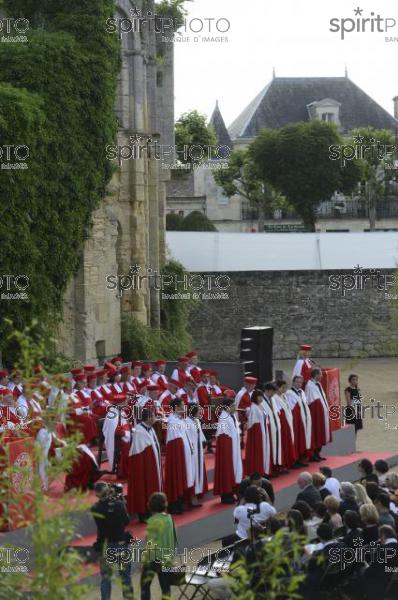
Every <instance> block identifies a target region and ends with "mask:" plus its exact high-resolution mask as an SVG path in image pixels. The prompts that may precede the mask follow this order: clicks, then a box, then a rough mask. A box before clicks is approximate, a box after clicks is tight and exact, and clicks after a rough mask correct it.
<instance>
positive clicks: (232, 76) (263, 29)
mask: <svg viewBox="0 0 398 600" xmlns="http://www.w3.org/2000/svg"><path fill="white" fill-rule="evenodd" d="M186 8H187V9H188V16H187V31H186V32H185V31H184V30H180V31H181V36H180V40H181V41H176V42H175V114H176V118H178V117H179V116H180V114H181V113H183V112H186V111H190V110H193V109H196V110H198V111H199V112H201V113H204V114H206V115H207V116H208V117H210V115H211V113H212V112H213V108H214V106H215V102H216V100H218V102H219V106H220V109H221V112H222V114H223V116H224V120H225V122H226V124H227V126H229V125H230V124H231V123H232V121H233V120H234V119H235V118H236V117H237V116H238V115H239V114H240V113H241V112H242V110H243V109H244V108H245V107H246V106H247V104H248V103H249V102H250V101H251V100H252V99H253V98H254V97H255V96H256V95H257V94H258V93H259V92H260V91H261V90H262V89H263V88H264V87H265V85H266V84H267V83H268V82H269V81H270V80H271V79H272V73H273V69H274V68H275V73H276V76H277V77H278V76H279V77H328V76H329V77H342V76H344V72H345V66H347V70H348V76H349V78H350V79H351V80H352V81H354V83H356V84H357V85H358V86H359V87H360V88H362V90H363V91H364V92H366V93H367V94H368V95H369V96H371V97H372V98H373V99H374V100H375V101H376V102H378V103H379V104H380V105H381V106H382V107H383V108H385V109H386V110H388V111H389V112H390V113H393V102H392V98H393V97H394V96H397V95H398V77H397V74H398V2H397V0H377V1H376V0H354V2H351V0H330V1H329V2H325V0H246V2H238V0H194V1H193V2H186ZM357 9H359V10H357ZM372 12H373V13H374V14H373V16H372V15H371V13H372ZM355 13H358V14H355ZM366 18H367V19H371V20H369V21H368V22H363V21H362V19H366ZM332 19H335V21H333V22H332V24H331V23H330V21H331V20H332ZM358 19H360V21H359V23H358ZM209 20H211V21H209ZM358 26H359V28H360V29H362V28H363V27H364V28H365V31H356V29H357V28H358ZM342 27H343V28H344V29H345V30H347V31H346V32H345V33H343V34H342V32H341V29H342ZM353 27H354V28H355V30H354V31H352V32H349V31H348V30H349V29H351V28H353ZM372 27H373V29H374V31H373V32H372V31H371V28H372ZM201 28H203V31H202V32H199V30H200V29H201ZM331 28H334V29H336V31H335V32H331V31H330V29H331ZM209 29H210V32H209ZM193 30H196V33H195V32H194V31H193ZM378 30H379V31H378ZM342 35H344V39H341V37H342ZM195 36H196V38H197V39H196V40H195ZM217 36H218V38H219V41H215V40H216V39H217ZM203 37H205V38H206V37H207V38H210V40H214V41H210V40H209V39H208V40H207V41H206V40H205V39H203ZM220 38H221V39H220ZM386 38H388V39H389V40H391V41H386Z"/></svg>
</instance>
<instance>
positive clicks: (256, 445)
mask: <svg viewBox="0 0 398 600" xmlns="http://www.w3.org/2000/svg"><path fill="white" fill-rule="evenodd" d="M263 403H264V395H263V393H262V391H261V390H254V391H253V393H252V396H251V406H250V410H249V418H248V423H247V439H246V455H245V463H244V466H245V474H246V475H247V476H250V475H251V474H252V473H260V475H261V476H264V475H267V476H269V475H270V474H271V470H272V460H271V439H270V424H269V415H268V414H267V413H266V412H265V410H264V404H263Z"/></svg>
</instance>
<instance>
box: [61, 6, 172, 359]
mask: <svg viewBox="0 0 398 600" xmlns="http://www.w3.org/2000/svg"><path fill="white" fill-rule="evenodd" d="M134 9H136V11H140V14H141V15H142V16H143V17H145V16H146V15H147V14H148V12H150V13H151V14H152V15H153V14H154V3H153V0H138V1H137V0H135V1H134V2H132V1H130V0H117V14H116V15H115V16H116V17H117V18H125V19H133V18H134V17H133V16H132V15H134V14H135V15H136V14H137V12H135V11H134ZM140 29H141V31H131V32H130V33H126V34H123V36H122V40H121V44H122V67H121V72H120V76H119V83H118V92H117V101H116V113H117V117H118V122H119V131H118V144H120V145H131V144H132V142H131V140H130V137H131V136H134V135H135V134H140V135H142V136H143V137H144V136H146V137H153V135H154V134H155V135H156V136H157V137H158V138H159V140H158V141H159V143H160V144H174V95H173V91H174V81H173V44H172V43H166V42H162V39H161V34H156V33H155V30H154V29H155V28H154V27H153V26H152V27H151V26H145V25H144V24H143V25H142V27H140ZM104 152H105V148H104ZM168 178H169V170H167V169H162V165H161V164H160V161H158V160H155V159H153V158H148V157H147V156H146V155H143V156H142V157H141V158H136V159H130V160H126V161H122V164H121V166H120V169H118V170H117V172H116V173H115V175H114V177H113V179H112V181H111V184H110V186H109V195H108V196H107V197H105V198H104V199H103V201H102V204H101V206H100V207H99V208H98V210H97V211H96V212H95V214H94V215H93V228H92V231H91V236H90V238H89V240H88V241H87V242H86V244H85V248H84V251H83V256H82V263H81V268H80V271H79V273H78V274H77V276H76V277H75V278H74V280H73V281H71V283H70V285H69V288H68V291H67V293H66V296H65V302H64V314H63V323H62V325H61V327H60V332H59V341H58V348H59V350H60V351H61V352H63V353H64V354H66V355H67V356H70V357H73V358H75V359H77V360H80V361H87V360H90V361H95V360H96V359H99V360H102V359H103V358H105V357H109V356H111V355H114V354H117V353H119V352H120V344H121V318H122V316H123V315H134V316H136V317H138V318H139V319H140V320H141V321H142V322H144V323H147V324H151V325H153V326H155V327H156V326H158V325H159V292H158V291H157V290H154V289H151V290H150V289H148V288H147V287H145V286H142V289H139V290H129V291H128V292H125V293H124V295H123V296H122V298H120V297H119V296H120V295H119V294H118V292H117V290H110V289H107V282H106V277H107V275H124V274H128V273H129V268H130V266H131V265H138V266H139V267H140V272H142V273H145V272H146V270H147V269H148V268H152V269H154V270H159V267H160V266H161V265H162V263H163V262H164V260H165V204H166V180H167V179H168Z"/></svg>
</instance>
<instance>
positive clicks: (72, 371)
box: [70, 367, 83, 375]
mask: <svg viewBox="0 0 398 600" xmlns="http://www.w3.org/2000/svg"><path fill="white" fill-rule="evenodd" d="M70 372H71V373H72V375H80V373H82V372H83V369H82V368H81V367H75V368H74V369H71V370H70Z"/></svg>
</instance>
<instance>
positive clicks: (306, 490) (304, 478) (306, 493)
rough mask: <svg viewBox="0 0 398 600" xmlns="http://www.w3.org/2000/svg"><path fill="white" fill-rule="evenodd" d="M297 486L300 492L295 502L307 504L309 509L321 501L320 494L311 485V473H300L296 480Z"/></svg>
mask: <svg viewBox="0 0 398 600" xmlns="http://www.w3.org/2000/svg"><path fill="white" fill-rule="evenodd" d="M297 485H298V486H299V488H300V490H301V491H300V492H299V493H298V494H297V498H296V502H299V501H302V502H307V504H309V505H310V507H311V508H314V506H315V504H316V503H317V502H321V501H322V498H321V494H320V493H319V491H318V490H316V489H315V487H314V486H313V484H312V475H311V473H308V472H307V471H304V472H303V473H300V475H299V476H298V478H297Z"/></svg>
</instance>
